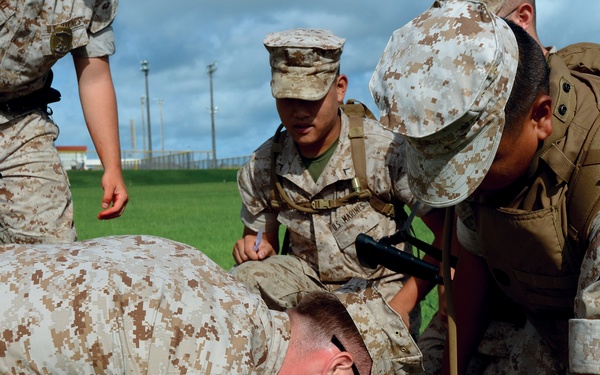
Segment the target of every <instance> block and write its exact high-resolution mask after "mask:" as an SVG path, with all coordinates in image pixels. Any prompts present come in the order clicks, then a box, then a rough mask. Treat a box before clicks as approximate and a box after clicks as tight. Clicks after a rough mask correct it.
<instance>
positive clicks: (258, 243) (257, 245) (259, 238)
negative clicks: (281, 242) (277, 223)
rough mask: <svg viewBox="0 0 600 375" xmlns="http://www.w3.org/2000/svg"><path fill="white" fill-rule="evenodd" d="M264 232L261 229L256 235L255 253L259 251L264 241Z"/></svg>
mask: <svg viewBox="0 0 600 375" xmlns="http://www.w3.org/2000/svg"><path fill="white" fill-rule="evenodd" d="M262 235H263V230H262V228H260V229H259V230H258V233H257V234H256V242H255V243H254V251H258V247H259V246H260V243H261V241H262Z"/></svg>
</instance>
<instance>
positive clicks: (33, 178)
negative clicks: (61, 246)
mask: <svg viewBox="0 0 600 375" xmlns="http://www.w3.org/2000/svg"><path fill="white" fill-rule="evenodd" d="M0 123H1V125H0V143H1V144H0V173H1V176H0V243H42V242H46V243H52V242H53V243H59V242H72V241H75V240H76V239H77V233H76V231H75V227H74V225H73V203H72V199H71V192H70V190H69V181H68V177H67V174H66V173H65V171H64V170H63V168H62V165H61V162H60V158H59V156H58V151H57V150H56V147H55V146H54V141H55V140H56V138H57V137H58V127H57V126H56V125H55V124H54V123H53V122H52V121H51V120H50V119H49V118H48V116H47V115H46V114H45V113H44V112H42V111H41V110H40V111H34V112H31V113H29V114H26V115H23V116H19V117H15V118H11V117H7V116H6V115H5V114H2V113H0Z"/></svg>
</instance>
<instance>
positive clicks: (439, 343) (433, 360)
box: [417, 313, 568, 375]
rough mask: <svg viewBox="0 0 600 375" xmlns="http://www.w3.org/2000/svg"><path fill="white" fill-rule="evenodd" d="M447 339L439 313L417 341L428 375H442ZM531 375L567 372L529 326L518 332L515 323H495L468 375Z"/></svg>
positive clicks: (535, 331)
mask: <svg viewBox="0 0 600 375" xmlns="http://www.w3.org/2000/svg"><path fill="white" fill-rule="evenodd" d="M459 334H460V332H459ZM446 335H447V329H446V328H445V327H444V325H443V324H442V322H441V320H440V318H439V317H438V315H437V313H436V314H435V315H434V316H433V318H432V319H431V322H430V323H429V325H428V326H427V327H426V328H425V330H424V331H423V333H422V334H421V336H420V337H419V340H418V341H417V345H418V346H419V349H421V352H422V353H423V365H424V367H425V373H426V374H427V375H437V374H440V373H441V366H442V357H443V354H444V346H445V343H446ZM529 374H536V375H559V374H568V372H567V371H566V370H565V369H564V367H563V366H562V365H561V364H560V363H559V362H558V361H557V360H556V359H555V358H553V357H552V355H551V354H550V347H549V346H548V345H547V344H546V343H545V342H544V340H543V338H542V336H541V335H540V334H539V333H538V332H537V330H536V329H535V328H534V327H533V326H532V325H531V324H530V323H529V322H527V323H526V324H525V327H524V328H519V327H517V326H516V325H514V324H512V323H508V322H501V321H493V322H492V323H491V324H490V326H489V327H488V329H487V331H486V333H485V335H484V337H483V339H482V340H481V343H480V345H479V347H478V349H477V353H476V355H475V356H474V357H473V358H472V359H471V362H470V363H469V367H468V369H467V375H529Z"/></svg>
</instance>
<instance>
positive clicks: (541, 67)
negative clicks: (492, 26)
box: [504, 20, 550, 136]
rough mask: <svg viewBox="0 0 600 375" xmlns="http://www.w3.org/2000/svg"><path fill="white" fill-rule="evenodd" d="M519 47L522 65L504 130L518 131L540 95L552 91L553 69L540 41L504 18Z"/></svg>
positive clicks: (508, 103)
mask: <svg viewBox="0 0 600 375" xmlns="http://www.w3.org/2000/svg"><path fill="white" fill-rule="evenodd" d="M505 21H506V23H508V25H509V26H510V28H511V29H512V31H513V33H514V34H515V38H516V39H517V44H518V46H519V65H518V68H517V74H516V76H515V82H514V85H513V88H512V91H511V93H510V97H509V98H508V101H507V103H506V107H505V109H504V114H505V118H506V122H505V125H504V133H505V134H508V135H509V136H510V135H514V134H518V132H519V131H520V127H519V126H518V124H519V120H521V119H523V118H524V117H525V116H526V115H527V114H528V113H529V112H530V111H531V107H532V106H533V103H534V102H535V100H536V99H537V98H538V97H539V96H540V95H544V94H545V95H548V93H549V92H550V68H549V67H548V63H547V62H546V58H545V57H544V53H543V52H542V49H541V48H540V46H539V44H538V43H537V42H536V41H535V40H534V39H533V38H532V37H531V36H530V35H529V34H528V33H527V32H526V31H525V30H524V29H523V28H522V27H521V26H519V25H517V24H516V23H514V22H512V21H510V20H505Z"/></svg>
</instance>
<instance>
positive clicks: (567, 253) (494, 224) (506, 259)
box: [478, 199, 579, 311]
mask: <svg viewBox="0 0 600 375" xmlns="http://www.w3.org/2000/svg"><path fill="white" fill-rule="evenodd" d="M565 220H566V203H565V201H564V199H563V200H561V203H559V204H558V205H553V206H551V207H546V208H543V209H540V210H535V211H522V210H518V209H511V208H498V209H495V208H493V207H488V206H483V207H481V208H480V209H479V210H478V221H479V224H480V225H481V226H480V228H494V230H485V231H482V240H483V241H482V243H484V244H486V245H485V249H484V256H485V258H486V260H487V263H488V265H489V267H490V270H491V272H492V273H493V275H494V278H495V279H496V281H497V283H498V285H499V286H500V287H501V288H502V289H503V290H504V291H505V292H506V294H507V295H509V296H510V297H511V298H512V299H514V300H515V301H517V302H518V303H520V304H522V305H524V306H526V307H527V308H528V309H530V310H532V311H536V310H539V309H541V308H544V309H548V308H551V309H554V310H556V311H565V310H572V308H573V298H574V297H575V293H576V290H577V279H578V277H577V275H578V268H579V267H578V266H577V264H576V263H577V262H576V260H574V259H573V251H572V248H571V244H570V242H569V241H567V240H566V236H565V229H564V228H565V226H564V223H565ZM484 233H485V234H484Z"/></svg>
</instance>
